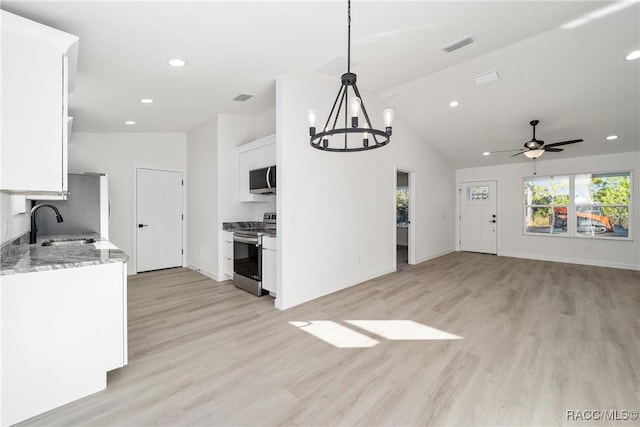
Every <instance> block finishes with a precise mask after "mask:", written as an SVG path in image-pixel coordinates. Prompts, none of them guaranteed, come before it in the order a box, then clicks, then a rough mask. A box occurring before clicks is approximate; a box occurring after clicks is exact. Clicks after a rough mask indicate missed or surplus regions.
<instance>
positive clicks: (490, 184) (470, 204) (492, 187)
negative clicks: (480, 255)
mask: <svg viewBox="0 0 640 427" xmlns="http://www.w3.org/2000/svg"><path fill="white" fill-rule="evenodd" d="M497 187H498V186H497V183H496V181H478V182H463V183H462V184H461V185H460V190H461V191H460V250H463V251H471V252H484V253H488V254H496V253H497V232H496V226H497V221H498V218H497V216H496V215H497V195H498V194H497Z"/></svg>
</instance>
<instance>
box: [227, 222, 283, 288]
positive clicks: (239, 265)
mask: <svg viewBox="0 0 640 427" xmlns="http://www.w3.org/2000/svg"><path fill="white" fill-rule="evenodd" d="M263 224H264V226H263V227H258V228H247V229H242V230H237V231H235V232H234V233H233V284H234V285H236V286H237V287H238V288H240V289H244V290H245V291H247V292H250V293H252V294H254V295H257V296H262V295H263V293H266V292H264V291H263V290H262V236H264V235H265V234H270V233H275V231H276V214H275V212H267V213H265V214H264V216H263Z"/></svg>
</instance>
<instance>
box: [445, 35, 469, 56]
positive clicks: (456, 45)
mask: <svg viewBox="0 0 640 427" xmlns="http://www.w3.org/2000/svg"><path fill="white" fill-rule="evenodd" d="M473 42H474V40H473V37H471V36H466V37H464V38H461V39H460V40H458V41H455V42H453V43H451V44H450V45H447V46H445V47H443V48H442V50H444V51H445V52H447V53H451V52H453V51H454V50H458V49H460V48H461V47H465V46H467V45H470V44H471V43H473Z"/></svg>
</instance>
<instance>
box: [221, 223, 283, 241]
mask: <svg viewBox="0 0 640 427" xmlns="http://www.w3.org/2000/svg"><path fill="white" fill-rule="evenodd" d="M256 228H262V229H264V222H261V221H245V222H223V223H222V229H223V230H224V231H231V232H233V231H242V230H249V229H256ZM262 235H263V236H267V237H277V236H276V230H264V231H262Z"/></svg>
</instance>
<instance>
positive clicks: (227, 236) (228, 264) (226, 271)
mask: <svg viewBox="0 0 640 427" xmlns="http://www.w3.org/2000/svg"><path fill="white" fill-rule="evenodd" d="M222 245H223V246H222V257H223V259H222V274H223V275H224V276H225V277H224V278H223V280H225V279H233V232H231V231H223V232H222Z"/></svg>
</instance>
